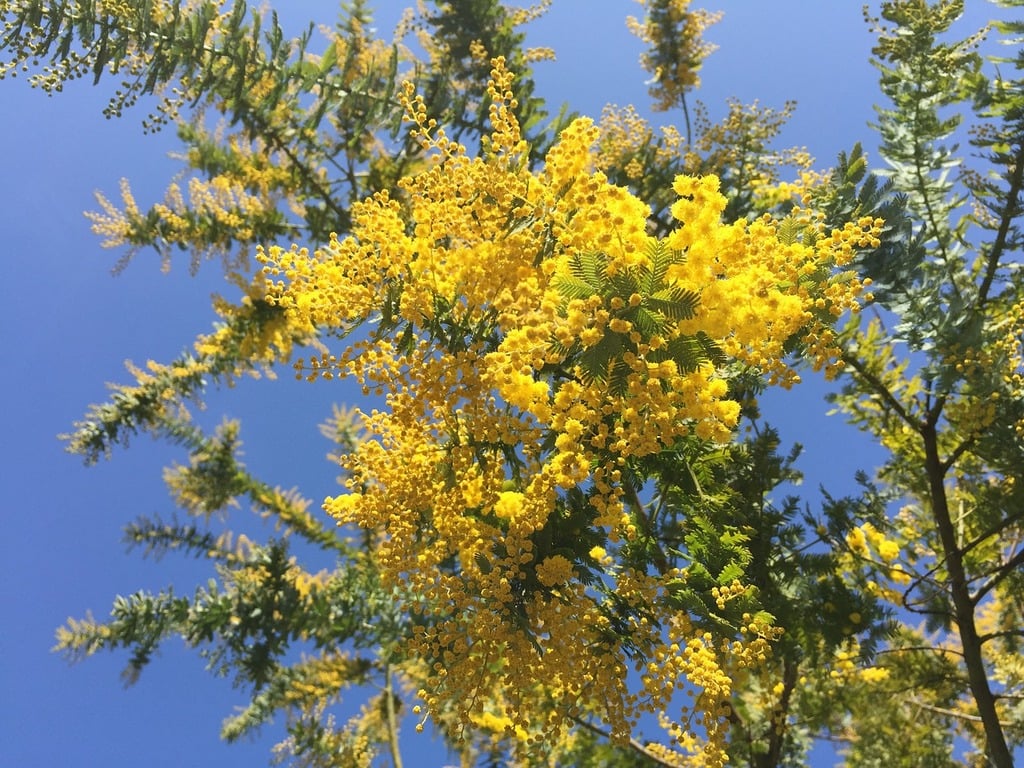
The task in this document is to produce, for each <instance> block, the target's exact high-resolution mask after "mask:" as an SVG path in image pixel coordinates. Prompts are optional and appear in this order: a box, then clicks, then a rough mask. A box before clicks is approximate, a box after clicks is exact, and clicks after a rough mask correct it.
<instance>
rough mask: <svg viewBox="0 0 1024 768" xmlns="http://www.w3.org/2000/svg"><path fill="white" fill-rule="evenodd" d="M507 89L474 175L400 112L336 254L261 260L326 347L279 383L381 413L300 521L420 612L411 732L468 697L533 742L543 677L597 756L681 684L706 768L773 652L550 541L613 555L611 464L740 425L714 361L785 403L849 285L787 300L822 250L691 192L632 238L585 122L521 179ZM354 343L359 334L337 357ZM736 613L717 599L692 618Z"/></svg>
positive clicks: (267, 277)
mask: <svg viewBox="0 0 1024 768" xmlns="http://www.w3.org/2000/svg"><path fill="white" fill-rule="evenodd" d="M511 82H512V80H511V75H510V74H509V72H508V71H507V70H506V69H505V68H504V65H503V62H502V61H501V60H495V67H494V70H493V73H492V81H491V83H490V96H491V98H492V100H493V105H492V108H491V120H492V126H493V130H492V132H491V133H490V135H489V136H487V137H486V140H485V141H484V142H483V144H484V147H483V152H482V154H481V156H480V157H471V156H470V155H469V154H468V153H467V152H466V150H465V148H464V147H462V146H461V145H459V144H458V143H456V142H454V141H452V140H451V139H450V138H448V136H447V135H446V134H445V131H444V129H443V128H442V127H440V126H438V125H437V124H436V123H435V122H434V121H433V120H432V119H431V118H430V117H429V115H428V114H427V110H426V107H425V105H424V103H423V101H422V99H420V98H419V97H418V96H416V94H414V93H413V91H412V90H411V88H405V89H403V91H402V92H401V98H402V99H403V101H404V104H405V108H406V113H407V120H408V121H409V122H410V123H411V124H412V126H413V127H412V132H413V135H414V137H416V139H417V140H418V141H420V142H421V144H422V145H423V147H424V148H425V149H426V150H427V151H428V156H429V157H430V160H429V161H428V163H427V164H426V167H425V169H424V170H423V171H422V172H421V173H420V174H418V175H416V176H413V177H411V178H407V179H404V180H403V181H402V182H401V183H400V187H401V188H400V190H399V192H398V193H395V195H394V196H392V195H390V194H388V193H384V192H382V193H379V194H377V195H375V196H374V197H372V198H370V199H369V200H366V201H364V202H363V203H361V204H359V205H357V206H355V207H354V208H353V211H352V219H353V227H352V235H351V236H349V237H346V238H331V240H330V242H329V243H327V244H326V245H325V246H323V247H322V248H320V249H317V250H314V251H309V250H306V249H303V248H299V247H292V248H291V249H284V248H279V247H271V248H268V249H266V250H265V251H262V252H261V254H260V259H261V261H262V262H263V278H264V285H263V290H264V291H265V292H266V296H267V301H268V302H269V303H270V304H271V305H272V306H273V307H275V308H276V309H277V310H279V311H280V312H281V314H282V318H283V320H282V323H283V327H285V328H288V329H292V330H293V331H294V330H295V329H300V330H307V331H312V330H314V329H315V330H319V331H321V332H323V333H324V334H325V336H326V337H330V336H337V335H341V336H346V337H347V338H348V339H350V340H349V341H348V342H347V345H345V346H343V347H342V348H340V349H328V350H326V351H324V352H323V353H321V354H317V355H314V356H312V357H310V358H307V359H305V360H300V361H299V362H298V363H297V364H296V365H297V373H298V375H299V376H300V377H304V378H308V379H311V380H313V379H325V378H331V377H335V376H344V377H350V378H352V379H354V380H355V381H356V382H358V384H359V385H361V386H362V388H363V390H364V391H365V392H367V393H371V394H376V395H379V396H380V397H382V399H383V400H382V402H383V405H381V406H380V407H379V408H378V409H376V410H372V411H368V412H363V413H361V414H360V417H361V421H362V423H361V427H362V428H363V430H365V433H366V434H367V435H368V439H367V440H365V441H364V442H362V443H360V445H359V446H358V447H357V448H356V449H355V450H354V451H353V452H352V453H351V454H350V455H348V456H346V457H344V458H343V462H344V466H345V469H346V486H347V489H346V490H347V492H344V493H341V494H339V495H338V496H336V497H334V498H331V499H328V500H327V501H326V502H325V504H324V508H325V510H326V511H327V512H328V513H329V514H330V515H332V516H333V517H335V518H336V519H337V521H338V522H339V524H351V525H355V526H358V527H360V528H362V529H364V530H366V531H368V532H371V533H372V535H374V536H375V537H376V540H377V542H378V550H377V554H378V559H379V566H380V577H381V579H382V581H383V583H384V584H385V585H386V586H388V585H390V586H397V585H399V584H401V585H403V586H404V588H405V589H406V591H407V593H409V594H415V595H417V596H419V597H418V601H417V602H416V603H415V604H413V605H411V606H410V608H411V610H413V611H414V612H415V611H417V610H428V609H429V611H430V618H431V620H430V621H429V622H426V623H425V626H422V627H418V628H417V630H416V634H415V635H414V638H413V639H412V640H411V641H410V648H409V652H410V653H411V654H412V655H414V656H416V657H419V658H423V659H425V660H429V664H430V669H431V670H432V671H431V672H430V674H428V676H427V677H428V679H427V685H426V686H425V688H424V692H423V696H422V698H423V707H424V710H425V711H426V712H428V713H429V712H430V711H434V710H437V709H438V708H440V707H442V706H444V707H450V706H455V707H457V708H462V709H461V710H460V711H463V714H464V716H465V717H468V716H469V715H468V714H467V713H466V712H465V711H464V710H465V708H467V707H469V704H468V702H472V701H474V700H475V699H476V697H477V694H478V692H479V691H481V690H493V689H496V688H500V689H501V690H503V691H504V692H505V694H504V695H505V696H506V698H507V700H508V706H507V708H506V712H507V713H509V714H508V718H509V720H508V722H507V723H506V730H509V731H515V730H516V729H522V730H524V731H526V732H533V731H532V730H531V729H532V728H534V727H535V726H536V725H537V724H536V723H531V722H530V721H529V718H530V716H531V715H530V713H531V707H530V706H527V705H526V704H525V702H526V701H527V700H528V698H529V697H530V696H531V695H533V693H532V691H534V689H535V686H536V681H537V680H544V681H545V685H546V686H550V690H557V691H558V692H559V693H558V697H559V700H560V701H561V702H562V704H563V705H564V707H566V708H567V709H569V710H571V708H572V707H574V706H579V705H582V703H583V702H593V701H600V702H601V716H602V717H603V719H604V720H605V722H606V723H608V725H609V727H610V728H611V731H612V732H613V734H615V736H616V737H617V738H621V737H625V736H627V735H628V733H629V730H630V723H631V722H632V721H634V720H635V718H636V717H637V715H638V712H639V711H640V709H641V704H640V702H641V701H642V702H644V704H643V707H648V706H654V705H655V704H657V703H658V699H657V697H658V696H660V695H668V693H665V692H671V691H673V690H675V689H676V687H677V686H678V685H679V684H680V681H682V680H688V681H689V682H690V684H691V685H693V686H696V687H697V689H699V690H700V691H702V693H700V694H699V695H698V697H697V700H696V702H695V703H694V706H693V710H694V712H697V711H698V710H699V711H701V712H703V715H702V716H701V718H700V719H699V722H700V723H701V724H702V725H701V726H699V727H698V726H697V725H688V726H686V727H677V728H676V730H675V731H674V732H676V733H677V740H678V741H679V742H680V743H688V744H689V743H693V744H696V743H703V744H705V745H706V746H705V747H704V748H702V749H703V751H702V752H701V754H702V755H704V757H706V758H707V764H709V765H710V764H719V763H717V762H716V761H720V759H721V755H722V745H723V739H724V733H725V728H726V724H727V721H726V718H725V715H724V714H723V713H722V712H721V711H720V709H721V708H720V702H721V701H723V700H728V698H729V695H730V686H731V675H733V674H734V673H735V672H736V670H737V669H741V668H745V667H749V666H756V665H757V664H760V663H763V661H764V659H765V658H766V656H767V654H768V649H769V642H770V640H771V639H772V638H773V637H774V636H775V635H774V630H773V629H772V628H771V627H768V626H763V625H761V624H758V623H756V622H754V621H752V620H751V621H750V622H749V624H747V625H746V626H745V627H744V628H743V630H742V632H741V633H740V635H739V636H737V637H732V638H729V639H728V640H727V642H726V645H725V646H723V645H722V642H723V641H722V639H721V638H718V637H713V636H711V635H710V634H707V635H705V634H697V633H696V632H695V630H694V629H693V627H692V626H691V625H690V623H689V621H688V620H684V619H683V618H682V617H680V616H679V614H678V611H676V610H674V609H671V608H670V607H669V606H668V605H667V603H666V601H665V596H664V594H663V592H662V588H663V585H662V584H661V582H660V581H659V580H658V579H657V578H655V577H652V576H648V575H647V574H643V573H634V572H632V571H629V570H628V569H627V570H617V569H616V568H615V558H614V549H612V551H609V549H607V548H605V547H603V546H597V547H594V546H593V544H592V542H593V541H594V539H593V538H591V539H587V538H586V537H581V536H578V535H575V534H570V533H567V532H566V531H565V530H563V527H564V521H565V519H566V518H567V517H568V516H570V499H577V500H579V499H582V498H585V499H586V502H585V506H584V507H583V509H584V510H585V512H582V513H580V512H578V511H577V512H574V513H573V514H575V515H576V520H575V521H574V522H573V525H577V526H588V527H589V531H590V532H592V533H594V534H595V536H597V538H598V540H601V541H607V542H609V547H610V548H613V547H614V545H615V543H616V542H623V541H635V540H637V537H638V536H640V535H641V534H642V531H641V529H640V527H639V526H638V521H637V520H635V519H633V518H632V517H631V515H630V514H629V513H627V509H628V504H627V496H628V494H631V493H634V491H633V489H632V487H630V486H629V484H628V481H627V480H626V478H625V477H624V474H623V468H624V466H626V465H627V463H629V462H633V461H636V460H637V459H641V458H643V457H647V456H652V455H657V454H658V453H659V452H662V451H665V450H670V449H672V448H673V446H676V445H678V443H679V441H680V440H683V439H696V440H701V441H706V442H708V443H710V444H716V443H725V442H727V441H728V440H730V439H731V437H732V431H733V429H734V427H735V426H736V423H737V419H738V417H739V408H740V406H739V403H737V402H735V401H734V400H732V399H730V394H729V392H730V389H729V382H728V380H727V378H726V376H727V372H726V369H725V367H724V366H723V365H722V363H723V362H726V361H729V360H739V361H742V362H744V363H746V364H748V365H752V366H755V367H757V368H760V369H761V370H762V371H764V372H765V373H767V374H769V375H771V376H774V377H775V378H777V379H779V380H781V381H789V380H792V375H791V374H790V373H789V369H788V368H787V366H786V364H785V361H784V351H783V350H784V348H785V346H786V344H787V342H788V341H789V340H790V339H791V338H793V337H794V336H796V335H799V334H802V333H808V332H809V331H810V330H813V329H814V328H816V327H817V326H815V324H814V323H815V321H814V317H815V314H814V309H815V307H816V302H819V301H820V302H824V303H826V304H827V305H828V306H846V303H844V302H847V303H848V302H850V301H852V300H853V298H852V297H854V296H855V295H856V289H857V287H858V286H856V285H855V284H853V283H849V284H847V283H844V284H843V285H842V286H840V287H838V288H837V287H835V286H833V284H832V283H830V282H825V283H822V282H821V281H819V282H814V281H813V280H812V279H811V278H810V277H808V276H809V275H811V274H812V273H813V274H815V275H818V274H831V270H832V268H833V267H834V266H836V265H837V264H838V261H837V256H836V252H835V248H834V247H833V246H832V245H830V246H829V248H827V249H818V248H812V247H809V246H805V245H802V244H801V243H800V242H797V241H787V240H786V239H785V238H784V237H782V236H781V235H780V231H779V226H778V225H777V224H776V223H775V222H773V221H771V220H767V219H765V220H759V221H755V222H752V223H751V222H746V221H740V222H724V221H722V212H723V211H724V209H725V199H724V197H723V196H722V195H721V193H720V192H719V188H718V180H717V178H715V177H713V176H705V177H701V178H691V177H687V176H680V177H679V178H677V179H676V181H675V184H674V187H673V190H674V193H675V194H676V195H677V196H678V201H677V202H676V204H675V205H674V206H673V207H672V212H673V215H674V216H676V217H677V219H678V221H679V226H678V228H677V229H676V231H674V232H673V233H671V234H670V235H669V236H668V237H667V238H666V239H663V240H659V239H656V238H652V237H651V236H650V235H648V233H647V218H648V215H649V213H650V211H649V208H648V206H647V205H646V204H645V203H644V202H643V201H641V200H639V199H637V198H636V197H634V196H633V195H632V194H631V193H630V192H629V191H627V190H626V189H623V188H621V187H617V186H615V185H614V184H611V183H610V182H609V181H608V179H607V177H606V176H605V175H604V174H603V173H602V172H601V171H600V170H597V169H596V167H595V160H594V144H595V141H596V140H597V138H598V133H599V132H598V130H597V129H596V128H595V127H594V125H593V123H592V122H591V121H589V120H587V119H580V120H577V121H575V122H573V123H572V124H570V125H569V126H568V127H567V128H566V129H565V131H563V133H562V134H561V135H560V137H559V139H558V141H557V142H556V143H555V145H554V146H553V147H552V148H551V149H550V151H549V152H548V155H547V157H546V159H545V163H544V167H543V169H542V170H540V171H539V172H531V171H530V170H529V169H528V167H527V165H526V164H525V162H524V158H525V157H526V153H527V149H528V148H527V147H526V145H525V143H524V142H523V140H522V137H521V135H520V132H519V126H518V124H517V123H516V121H515V118H514V115H513V112H512V109H511V107H512V105H513V103H514V96H513V94H512V92H511V90H510V89H511ZM844 237H845V236H841V237H840V238H839V240H838V242H839V243H840V245H841V244H842V243H845V242H847V241H846V240H845V239H844ZM837 247H838V246H837ZM828 291H832V293H828ZM359 325H363V326H364V327H365V328H366V329H367V331H368V332H366V333H363V334H361V335H359V336H356V335H351V336H348V334H349V333H350V332H351V331H352V330H353V329H355V328H356V327H357V326H359ZM820 354H821V355H822V359H824V358H825V357H826V356H827V354H828V352H827V351H826V349H825V345H824V344H822V348H821V350H820ZM787 377H788V378H787ZM574 503H577V504H578V503H579V502H578V501H577V502H574ZM584 518H585V519H584ZM559 537H561V538H559ZM556 540H557V544H556ZM582 541H588V542H591V543H587V544H585V545H584V546H585V549H582V548H581V550H580V551H578V552H577V551H574V550H573V547H579V546H580V543H581V542H582ZM556 552H557V554H556ZM453 564H454V565H453ZM595 567H596V568H598V569H599V570H600V571H601V573H602V575H603V578H604V579H606V580H607V583H608V584H613V585H614V592H615V595H616V600H617V601H620V602H619V605H620V606H623V607H628V610H629V611H632V612H634V613H635V614H636V616H643V617H645V618H644V619H643V620H642V621H641V620H640V619H636V620H635V625H634V624H631V626H630V629H629V632H630V635H631V638H632V642H634V643H635V644H636V648H637V649H642V651H638V653H641V652H642V654H643V655H645V656H647V657H648V658H651V659H654V660H656V661H657V669H654V670H650V671H649V672H648V673H647V675H646V676H645V678H644V681H643V695H642V696H638V694H637V693H636V691H635V690H631V685H632V683H631V681H630V680H629V679H628V678H627V675H626V674H625V663H626V658H625V650H624V649H623V648H621V647H619V646H617V645H616V644H614V643H609V641H608V638H609V637H610V636H612V635H614V631H613V627H611V626H610V625H609V615H608V608H607V606H606V605H605V604H604V602H603V598H602V597H601V596H600V595H599V594H597V593H596V592H595V591H594V589H593V588H592V587H589V586H588V583H591V584H592V583H593V582H586V581H585V580H584V579H582V578H581V576H582V571H583V570H589V569H592V568H595ZM744 593H745V587H744V586H743V585H742V584H739V583H738V582H737V583H735V584H733V585H730V586H728V587H724V588H722V589H721V591H720V592H719V593H718V595H717V599H718V600H719V601H720V602H721V603H722V605H725V604H726V603H728V602H729V601H731V600H733V599H735V598H737V597H739V596H740V595H743V594H744ZM428 607H429V608H428ZM669 626H671V627H672V630H671V631H670V632H669V633H668V635H667V636H666V634H665V632H664V631H663V630H662V629H661V627H669ZM659 691H661V692H662V693H659ZM662 703H666V702H662ZM684 722H689V721H688V720H687V721H684ZM693 722H698V720H694V721H693ZM555 727H556V724H552V723H548V724H547V726H546V728H547V729H551V728H555Z"/></svg>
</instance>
